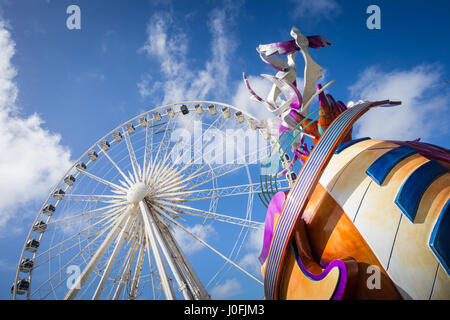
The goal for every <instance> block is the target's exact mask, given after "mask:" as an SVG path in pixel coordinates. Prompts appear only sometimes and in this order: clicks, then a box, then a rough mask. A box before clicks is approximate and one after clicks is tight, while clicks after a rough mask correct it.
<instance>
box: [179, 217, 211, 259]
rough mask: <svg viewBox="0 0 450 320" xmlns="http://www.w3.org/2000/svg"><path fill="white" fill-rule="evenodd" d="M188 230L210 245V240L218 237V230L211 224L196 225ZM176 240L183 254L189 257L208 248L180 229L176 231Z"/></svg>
mask: <svg viewBox="0 0 450 320" xmlns="http://www.w3.org/2000/svg"><path fill="white" fill-rule="evenodd" d="M186 229H187V230H188V231H189V232H191V233H193V234H195V235H196V236H197V237H199V238H200V239H202V240H203V241H205V242H206V243H208V240H209V239H211V238H212V237H214V236H215V235H216V230H215V229H214V227H213V226H212V225H210V224H196V225H194V226H193V227H187V228H186ZM175 239H176V240H177V242H178V244H179V245H180V247H181V249H182V250H183V252H184V253H185V254H187V255H191V254H193V253H194V252H197V251H199V250H201V249H203V248H206V247H205V246H204V245H203V244H202V243H200V241H198V240H197V239H195V238H194V237H193V236H191V235H190V234H188V233H186V232H185V231H183V230H180V229H179V228H177V229H176V230H175Z"/></svg>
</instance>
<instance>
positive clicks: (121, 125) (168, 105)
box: [13, 100, 254, 299]
mask: <svg viewBox="0 0 450 320" xmlns="http://www.w3.org/2000/svg"><path fill="white" fill-rule="evenodd" d="M192 104H213V105H218V106H223V107H228V108H230V109H232V110H235V111H239V112H241V113H242V114H243V115H245V116H247V117H248V118H249V119H254V117H253V116H251V115H250V114H249V113H247V112H246V111H245V110H242V109H240V108H237V107H235V106H233V105H230V104H226V103H222V102H217V101H209V100H192V101H181V102H176V103H171V104H166V105H163V106H159V107H156V108H152V109H150V110H148V111H145V112H143V113H141V114H139V115H137V116H135V117H133V118H131V119H129V120H127V121H125V122H123V123H121V124H120V125H118V126H116V127H115V128H114V129H112V130H110V131H109V132H108V133H106V134H105V135H104V136H103V137H101V138H100V139H98V140H97V141H96V142H95V143H94V144H92V145H91V146H90V147H89V148H87V149H86V151H85V152H84V153H83V154H82V155H81V156H80V157H79V158H78V159H77V160H75V161H74V162H73V164H72V166H71V167H70V168H69V169H68V170H67V171H66V172H65V173H64V174H63V175H62V177H61V179H60V180H59V181H58V182H57V183H56V184H55V185H54V187H52V188H51V189H50V192H49V194H48V197H47V198H46V200H45V201H44V202H43V205H42V206H41V208H40V209H39V211H38V214H37V215H36V218H35V219H34V221H33V223H32V225H31V227H30V229H29V232H28V234H27V237H26V238H25V243H24V246H23V247H22V251H21V254H20V257H19V261H18V263H17V266H16V274H15V277H14V290H13V299H15V298H16V294H17V290H16V285H17V281H18V280H19V267H20V263H21V261H22V259H23V257H24V253H25V246H26V243H27V241H28V240H29V239H31V238H30V237H31V235H32V232H33V225H34V224H35V223H36V222H37V221H39V217H40V216H41V215H42V210H43V209H44V207H45V206H46V205H47V204H48V203H49V200H50V199H51V197H52V195H53V193H54V192H55V191H56V190H57V189H58V186H60V185H61V184H62V183H63V181H64V178H65V177H66V176H67V175H68V174H70V172H71V171H73V170H74V168H75V166H76V165H77V164H78V163H79V162H80V161H81V159H83V158H84V157H85V156H86V155H87V154H88V153H89V152H90V151H91V150H93V149H94V148H95V147H96V146H99V144H100V143H101V142H102V141H104V140H105V139H106V138H107V137H109V136H111V135H112V134H113V133H114V132H116V131H117V130H119V129H120V128H124V127H125V126H126V125H127V124H129V123H131V122H133V121H136V120H137V119H139V118H142V117H145V116H147V115H149V114H151V113H153V112H157V111H160V110H165V109H168V108H171V107H174V106H178V105H192ZM192 110H194V108H193V107H191V108H189V111H192ZM180 112H181V111H175V113H180ZM162 116H167V113H166V114H163V115H162ZM137 126H140V125H137ZM113 142H114V140H113V141H112V142H111V143H113ZM249 178H250V175H249ZM69 187H70V186H67V188H69ZM60 201H61V200H57V201H56V203H55V206H57V205H58V204H59V203H60ZM50 218H51V217H48V220H50ZM243 228H244V227H243ZM32 271H33V270H31V271H30V275H29V278H30V279H31V278H32ZM29 294H30V292H29V291H28V292H27V298H29Z"/></svg>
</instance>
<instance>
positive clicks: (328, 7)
mask: <svg viewBox="0 0 450 320" xmlns="http://www.w3.org/2000/svg"><path fill="white" fill-rule="evenodd" d="M291 3H292V4H293V8H292V11H291V14H292V15H293V17H294V18H311V19H320V18H327V19H328V18H332V17H333V16H336V15H338V14H339V13H340V11H341V7H340V6H339V4H338V3H337V2H336V1H335V0H314V1H311V0H291Z"/></svg>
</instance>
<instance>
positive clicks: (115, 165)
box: [98, 146, 133, 186]
mask: <svg viewBox="0 0 450 320" xmlns="http://www.w3.org/2000/svg"><path fill="white" fill-rule="evenodd" d="M98 147H99V148H100V150H101V151H100V152H101V153H103V154H104V155H105V157H106V158H107V159H108V160H109V162H110V163H111V164H112V165H113V166H114V167H115V168H116V169H117V171H118V172H119V173H120V175H121V176H122V177H123V178H124V179H125V181H126V182H127V183H128V185H129V186H131V185H132V184H133V182H131V180H130V179H129V178H128V177H127V176H126V175H125V173H123V171H122V169H120V167H119V166H118V165H117V164H116V163H115V162H114V160H113V159H111V157H110V156H109V154H108V152H106V150H103V149H102V148H101V147H100V146H98Z"/></svg>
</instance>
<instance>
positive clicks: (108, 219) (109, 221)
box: [34, 211, 120, 268]
mask: <svg viewBox="0 0 450 320" xmlns="http://www.w3.org/2000/svg"><path fill="white" fill-rule="evenodd" d="M119 213H120V211H117V212H116V213H115V214H111V217H105V218H103V219H102V220H100V221H97V222H96V223H93V224H91V225H89V226H88V227H86V228H85V229H84V230H81V231H79V232H77V233H76V234H74V235H72V236H71V237H69V238H66V239H64V240H63V241H61V242H59V243H58V244H56V245H54V246H52V247H51V248H49V249H47V250H46V251H44V252H42V253H40V254H39V255H37V256H36V257H35V260H37V259H39V258H40V257H43V256H45V255H47V254H48V255H49V256H50V253H51V252H52V251H54V250H56V249H58V248H59V247H61V246H63V245H64V244H65V243H67V242H69V241H70V240H73V239H75V238H76V237H79V236H80V235H81V234H83V233H84V232H87V231H88V230H90V229H92V228H94V227H96V226H97V225H99V224H101V223H103V222H105V221H106V222H105V224H104V225H103V228H104V229H109V228H111V227H112V225H113V223H114V222H115V220H116V219H117V215H118V214H119ZM100 232H101V231H98V232H97V233H100ZM97 233H95V234H93V235H91V236H89V237H87V238H85V239H84V240H83V242H84V241H88V240H89V239H90V238H92V237H93V236H96V235H97ZM92 243H93V242H91V243H90V244H89V245H88V246H90V245H91V244H92ZM79 244H80V243H79V242H77V243H75V244H74V245H73V246H72V247H69V248H66V250H65V251H60V252H58V255H55V256H50V257H49V259H48V260H46V261H44V262H42V263H40V264H36V266H35V267H34V268H37V267H39V266H40V265H42V264H44V263H47V262H49V261H50V260H52V259H54V258H56V257H58V256H59V255H61V254H63V253H65V252H66V251H69V250H70V249H72V248H73V247H75V246H77V245H79ZM88 246H86V248H87V247H88Z"/></svg>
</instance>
